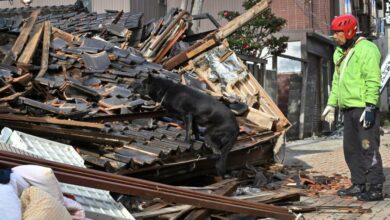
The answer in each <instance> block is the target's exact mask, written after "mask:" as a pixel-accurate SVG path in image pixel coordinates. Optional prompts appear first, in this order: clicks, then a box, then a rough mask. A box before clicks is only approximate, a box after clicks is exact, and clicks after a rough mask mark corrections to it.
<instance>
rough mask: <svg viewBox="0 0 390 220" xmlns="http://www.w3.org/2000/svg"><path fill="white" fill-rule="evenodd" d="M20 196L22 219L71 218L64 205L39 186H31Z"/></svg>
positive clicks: (58, 219)
mask: <svg viewBox="0 0 390 220" xmlns="http://www.w3.org/2000/svg"><path fill="white" fill-rule="evenodd" d="M20 198H21V201H22V210H23V220H54V219H55V220H72V217H71V216H70V214H69V212H68V211H67V210H66V208H65V206H63V205H62V204H61V203H60V202H59V201H58V200H57V199H55V198H54V197H53V196H51V195H50V194H49V193H47V192H46V191H44V190H42V189H41V188H38V187H36V186H31V187H29V188H27V189H26V190H24V191H23V193H22V196H21V197H20Z"/></svg>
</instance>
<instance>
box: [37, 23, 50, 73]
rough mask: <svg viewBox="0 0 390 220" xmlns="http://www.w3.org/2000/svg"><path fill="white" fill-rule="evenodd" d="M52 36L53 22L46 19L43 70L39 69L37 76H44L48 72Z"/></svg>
mask: <svg viewBox="0 0 390 220" xmlns="http://www.w3.org/2000/svg"><path fill="white" fill-rule="evenodd" d="M50 36H51V24H50V21H45V30H44V32H43V45H42V59H41V70H39V73H38V75H37V77H42V76H43V75H44V74H45V73H46V71H47V68H48V65H49V50H50Z"/></svg>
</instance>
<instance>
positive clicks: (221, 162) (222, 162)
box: [215, 139, 235, 176]
mask: <svg viewBox="0 0 390 220" xmlns="http://www.w3.org/2000/svg"><path fill="white" fill-rule="evenodd" d="M232 140H233V141H230V142H229V143H228V144H226V145H225V146H223V147H222V149H221V155H220V157H219V159H218V161H217V163H216V164H215V167H216V169H217V175H218V176H223V175H224V174H225V173H226V161H227V158H228V155H229V152H230V150H231V149H232V147H233V145H234V142H235V139H232Z"/></svg>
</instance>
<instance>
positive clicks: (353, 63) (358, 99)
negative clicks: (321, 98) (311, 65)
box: [328, 39, 381, 108]
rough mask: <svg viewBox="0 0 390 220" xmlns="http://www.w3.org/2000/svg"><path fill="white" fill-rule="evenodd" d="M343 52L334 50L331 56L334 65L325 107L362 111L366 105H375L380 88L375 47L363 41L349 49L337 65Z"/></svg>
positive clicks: (378, 59)
mask: <svg viewBox="0 0 390 220" xmlns="http://www.w3.org/2000/svg"><path fill="white" fill-rule="evenodd" d="M343 55H344V51H343V49H342V48H341V47H337V48H336V50H335V52H334V54H333V61H334V63H335V65H336V68H335V73H334V74H333V82H332V89H331V93H330V96H329V99H328V105H330V106H334V107H336V106H339V107H340V108H352V107H365V106H366V103H370V104H373V105H379V89H380V86H381V73H380V67H379V66H380V59H381V55H380V52H379V50H378V47H377V46H376V45H375V44H374V43H372V42H370V41H368V40H366V39H363V40H361V41H359V40H358V42H357V43H356V44H355V46H354V47H352V48H351V49H350V50H349V51H348V53H347V54H346V56H345V57H344V59H343V60H342V61H341V63H340V64H339V65H338V67H337V63H338V62H339V61H340V59H342V58H343Z"/></svg>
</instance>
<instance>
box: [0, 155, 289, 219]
mask: <svg viewBox="0 0 390 220" xmlns="http://www.w3.org/2000/svg"><path fill="white" fill-rule="evenodd" d="M25 164H35V165H40V166H46V167H50V168H52V169H53V171H54V173H55V175H56V177H57V178H58V180H59V181H61V182H64V183H69V184H76V185H81V186H86V187H93V188H98V189H103V190H109V191H112V192H117V193H123V194H127V195H136V196H146V197H158V198H161V199H164V200H165V201H168V202H175V203H183V204H189V205H194V206H196V207H204V208H210V209H215V210H221V211H226V212H234V213H241V214H247V215H251V216H258V217H273V218H278V219H282V220H283V219H286V220H287V219H295V216H294V215H293V214H291V213H290V211H289V210H288V209H286V208H282V207H276V206H271V205H266V204H260V203H253V202H248V201H239V200H236V199H232V198H228V197H223V196H217V195H209V194H205V193H200V192H195V191H192V190H186V189H180V188H177V187H173V186H169V185H165V184H160V183H155V182H151V181H146V180H139V179H135V178H131V177H124V176H120V175H115V174H110V173H106V172H102V171H96V170H90V169H86V168H80V167H75V166H71V165H66V164H61V163H56V162H52V161H47V160H41V159H36V158H32V157H28V156H22V155H18V154H15V153H11V152H5V151H0V166H1V167H2V168H12V167H14V166H19V165H25Z"/></svg>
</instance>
